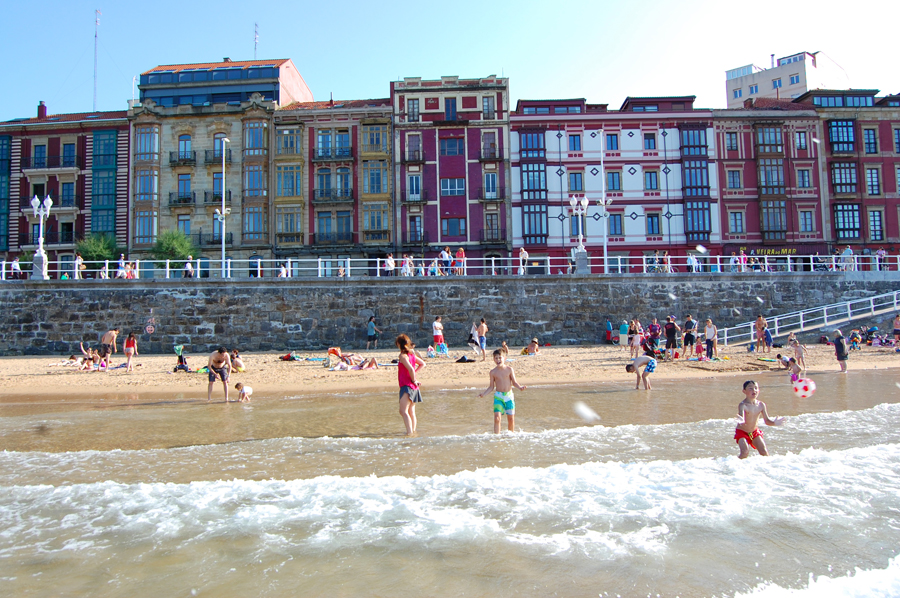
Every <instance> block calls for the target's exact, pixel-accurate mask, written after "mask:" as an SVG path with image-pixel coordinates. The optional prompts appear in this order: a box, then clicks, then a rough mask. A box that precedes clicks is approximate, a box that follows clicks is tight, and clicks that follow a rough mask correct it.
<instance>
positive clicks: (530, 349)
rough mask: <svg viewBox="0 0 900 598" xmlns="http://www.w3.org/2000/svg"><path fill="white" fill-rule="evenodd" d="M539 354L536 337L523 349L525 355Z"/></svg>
mask: <svg viewBox="0 0 900 598" xmlns="http://www.w3.org/2000/svg"><path fill="white" fill-rule="evenodd" d="M540 352H541V348H540V346H538V339H537V337H534V338H533V339H531V342H530V343H528V346H527V347H525V354H526V355H537V354H538V353H540Z"/></svg>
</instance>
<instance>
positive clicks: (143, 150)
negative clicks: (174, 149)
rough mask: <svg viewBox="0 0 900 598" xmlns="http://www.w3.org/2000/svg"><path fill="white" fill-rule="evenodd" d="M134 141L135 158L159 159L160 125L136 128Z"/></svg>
mask: <svg viewBox="0 0 900 598" xmlns="http://www.w3.org/2000/svg"><path fill="white" fill-rule="evenodd" d="M134 141H135V143H134V146H135V150H136V151H135V152H134V159H135V160H159V127H157V126H151V127H137V128H135V130H134Z"/></svg>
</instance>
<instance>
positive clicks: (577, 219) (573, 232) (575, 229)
mask: <svg viewBox="0 0 900 598" xmlns="http://www.w3.org/2000/svg"><path fill="white" fill-rule="evenodd" d="M579 231H580V232H579ZM579 234H581V235H587V233H586V232H585V227H584V214H581V215H579V216H576V215H575V214H574V213H571V214H569V235H570V236H572V237H577V236H578V235H579Z"/></svg>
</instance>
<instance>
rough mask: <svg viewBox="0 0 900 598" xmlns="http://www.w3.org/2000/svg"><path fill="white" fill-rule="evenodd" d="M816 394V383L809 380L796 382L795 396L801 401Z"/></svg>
mask: <svg viewBox="0 0 900 598" xmlns="http://www.w3.org/2000/svg"><path fill="white" fill-rule="evenodd" d="M815 392H816V383H815V382H813V381H812V380H810V379H809V378H801V379H799V380H797V381H796V382H794V394H795V395H797V396H798V397H800V398H801V399H808V398H809V397H811V396H813V394H815Z"/></svg>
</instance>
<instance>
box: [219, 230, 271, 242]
mask: <svg viewBox="0 0 900 598" xmlns="http://www.w3.org/2000/svg"><path fill="white" fill-rule="evenodd" d="M221 242H222V241H221V240H220V241H219V243H221ZM268 242H269V233H264V232H249V233H244V234H242V235H241V245H266V244H268Z"/></svg>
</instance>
